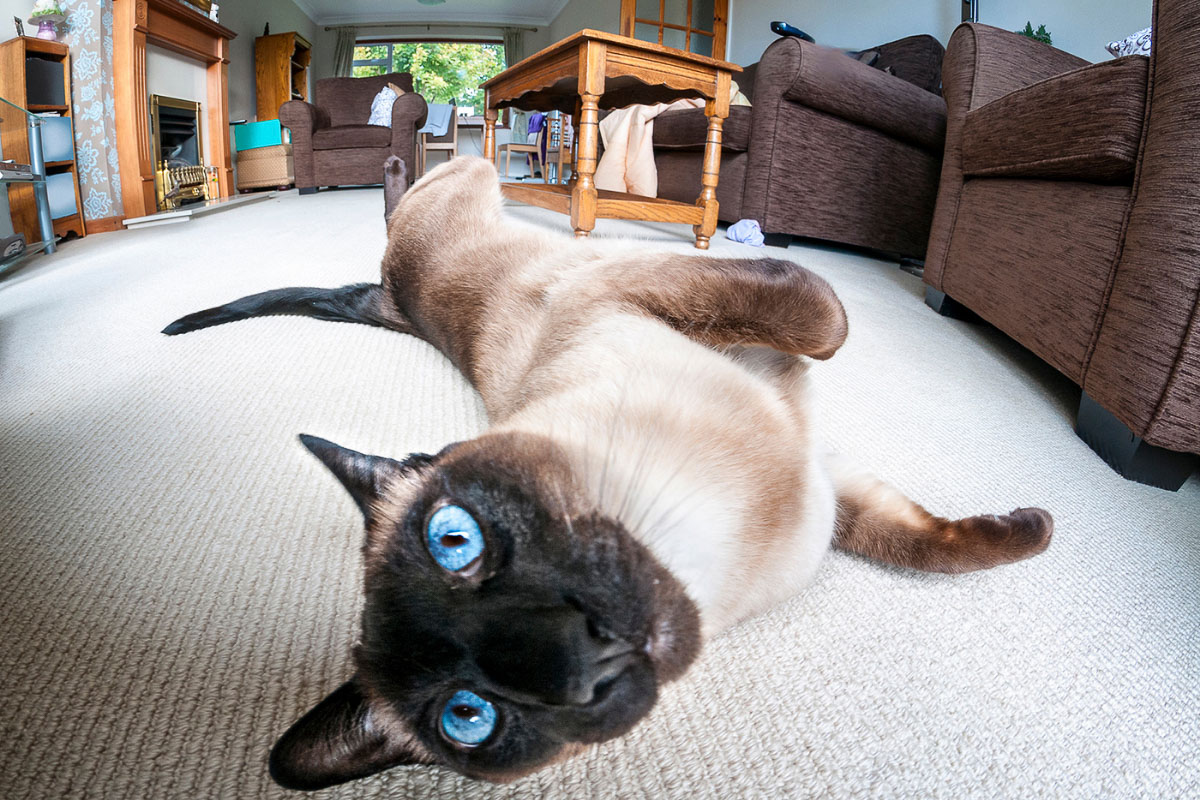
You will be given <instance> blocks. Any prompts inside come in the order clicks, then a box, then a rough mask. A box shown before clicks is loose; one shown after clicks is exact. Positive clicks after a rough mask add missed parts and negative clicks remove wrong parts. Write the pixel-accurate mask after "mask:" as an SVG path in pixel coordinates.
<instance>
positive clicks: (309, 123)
mask: <svg viewBox="0 0 1200 800" xmlns="http://www.w3.org/2000/svg"><path fill="white" fill-rule="evenodd" d="M279 122H280V124H282V125H283V126H284V127H285V128H287V129H288V130H289V131H291V132H292V167H293V169H294V172H295V177H296V188H298V189H311V188H313V187H315V186H316V165H315V163H314V161H313V146H312V137H313V134H314V133H315V132H317V131H318V130H320V129H322V128H328V127H329V114H327V113H325V111H324V110H322V109H321V108H320V107H319V106H314V105H313V104H312V103H306V102H304V101H303V100H288V101H287V102H286V103H284V104H283V105H281V106H280V107H279Z"/></svg>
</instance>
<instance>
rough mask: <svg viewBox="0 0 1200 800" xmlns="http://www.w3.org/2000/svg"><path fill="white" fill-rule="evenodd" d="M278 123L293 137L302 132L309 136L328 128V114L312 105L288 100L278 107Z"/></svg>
mask: <svg viewBox="0 0 1200 800" xmlns="http://www.w3.org/2000/svg"><path fill="white" fill-rule="evenodd" d="M279 121H280V123H282V124H283V127H285V128H287V129H288V130H290V131H291V132H292V136H293V137H295V136H296V135H297V134H298V133H303V132H307V133H308V135H309V136H311V135H312V134H313V133H315V132H317V131H318V130H320V129H321V128H328V127H329V114H327V113H325V111H324V110H323V109H321V108H319V107H317V106H314V105H313V104H312V103H306V102H304V101H303V100H288V101H287V102H286V103H284V104H283V105H281V106H280V107H279Z"/></svg>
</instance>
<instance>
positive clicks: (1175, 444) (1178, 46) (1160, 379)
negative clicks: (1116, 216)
mask: <svg viewBox="0 0 1200 800" xmlns="http://www.w3.org/2000/svg"><path fill="white" fill-rule="evenodd" d="M1198 19H1200V0H1157V2H1155V4H1154V18H1153V27H1154V44H1153V50H1152V52H1151V54H1150V65H1149V68H1150V78H1149V87H1150V96H1149V101H1148V114H1147V116H1146V127H1145V130H1144V131H1143V134H1142V147H1141V153H1140V156H1139V163H1138V169H1137V174H1136V177H1135V179H1134V186H1133V197H1132V206H1131V208H1130V211H1129V218H1128V221H1127V222H1126V225H1125V241H1124V245H1123V247H1122V250H1121V255H1120V260H1119V262H1118V263H1117V266H1116V270H1115V272H1114V275H1113V278H1112V288H1111V290H1110V291H1109V299H1108V307H1107V308H1106V310H1105V314H1104V321H1103V323H1102V324H1101V326H1100V330H1099V332H1098V334H1097V336H1096V341H1095V343H1094V345H1093V348H1092V352H1091V354H1090V358H1089V361H1088V365H1087V372H1086V373H1085V374H1084V379H1083V388H1084V390H1085V391H1086V392H1087V393H1088V394H1089V395H1091V396H1092V397H1093V398H1094V399H1095V400H1096V401H1097V402H1098V403H1100V404H1101V405H1102V406H1104V407H1105V408H1107V409H1108V410H1109V411H1111V412H1112V413H1114V414H1115V415H1116V416H1117V418H1118V419H1120V420H1121V421H1122V422H1123V423H1125V425H1127V426H1128V427H1129V428H1130V429H1131V430H1132V431H1133V432H1134V433H1136V434H1137V435H1139V436H1142V437H1143V438H1144V439H1145V440H1146V441H1147V442H1149V443H1150V444H1153V445H1157V446H1159V447H1165V448H1168V449H1170V450H1178V451H1186V452H1192V453H1200V226H1198V225H1197V224H1196V220H1197V218H1198V217H1200V187H1198V186H1197V182H1196V165H1197V164H1198V163H1200V128H1198V127H1197V125H1196V109H1198V108H1200V83H1198V82H1197V81H1196V78H1195V66H1196V64H1197V63H1198V62H1200V23H1197V20H1198Z"/></svg>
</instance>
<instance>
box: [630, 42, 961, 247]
mask: <svg viewBox="0 0 1200 800" xmlns="http://www.w3.org/2000/svg"><path fill="white" fill-rule="evenodd" d="M873 49H874V50H876V51H878V52H879V58H878V61H876V63H875V65H874V66H868V65H867V64H865V63H862V62H860V61H857V60H855V59H853V58H849V57H847V56H846V55H845V54H844V53H842V52H841V51H838V50H833V49H830V48H827V47H820V46H818V45H815V44H812V43H810V42H805V41H801V40H800V39H796V38H792V37H785V38H781V39H778V40H776V41H775V42H773V43H772V44H771V45H770V46H769V47H768V48H767V49H766V51H765V52H764V53H763V55H762V59H761V60H760V61H759V62H758V63H757V64H752V65H750V66H749V67H746V68H745V70H744V71H743V72H742V73H741V74H740V75H737V76H736V80H737V81H738V85H739V87H740V88H741V90H742V92H743V93H745V94H746V96H747V97H749V98H750V101H751V103H752V106H751V107H750V108H746V107H745V106H740V107H739V106H734V107H732V108H731V109H730V115H729V118H728V119H727V120H726V121H725V125H724V131H723V134H722V141H721V145H722V151H721V177H720V180H719V182H718V184H717V202H718V203H719V204H720V211H719V214H718V216H719V218H720V219H721V220H722V221H724V222H735V221H737V220H739V219H745V218H749V219H753V220H756V221H757V222H758V224H759V226H760V227H761V228H762V230H763V232H764V233H765V234H767V241H768V243H771V244H783V245H786V244H787V242H788V241H790V238H791V236H804V237H811V238H815V239H826V240H829V241H834V242H840V243H843V244H850V245H857V246H860V247H867V248H871V249H874V250H881V251H884V252H887V253H893V254H897V255H902V256H912V257H916V258H921V257H923V255H924V253H925V246H926V244H927V242H928V236H929V224H930V220H931V218H932V216H933V206H934V197H935V195H936V192H937V182H938V172H939V170H940V168H941V162H942V145H943V141H944V137H945V124H946V104H945V103H944V102H943V101H942V98H941V97H940V96H939V95H938V94H937V91H938V88H939V86H940V84H941V68H942V54H943V52H944V51H943V49H942V45H941V44H940V43H938V41H937V40H936V39H934V38H933V37H932V36H909V37H907V38H905V39H900V40H898V41H895V42H890V43H888V44H884V45H880V46H878V47H876V48H873ZM883 67H888V68H890V70H891V71H892V72H893V73H894V74H889V73H888V72H885V71H884V70H883V69H882V68H883ZM706 122H707V121H706V119H705V117H704V112H703V111H702V110H700V109H688V110H683V111H671V112H667V113H666V114H662V115H660V116H659V117H657V118H656V119H655V121H654V139H653V141H654V162H655V165H656V166H657V168H658V194H659V196H660V197H665V198H668V199H671V200H678V201H681V202H689V203H690V202H693V201H694V200H695V199H696V198H697V197H698V196H699V195H700V172H701V169H700V164H701V160H702V158H703V151H704V139H705V130H706Z"/></svg>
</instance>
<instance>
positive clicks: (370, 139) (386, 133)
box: [312, 125, 392, 150]
mask: <svg viewBox="0 0 1200 800" xmlns="http://www.w3.org/2000/svg"><path fill="white" fill-rule="evenodd" d="M391 144H392V129H391V128H385V127H383V126H382V125H336V126H334V127H332V128H322V129H321V130H319V131H317V132H316V133H314V134H313V137H312V146H313V150H343V149H345V148H348V147H356V148H357V147H390V146H391Z"/></svg>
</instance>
